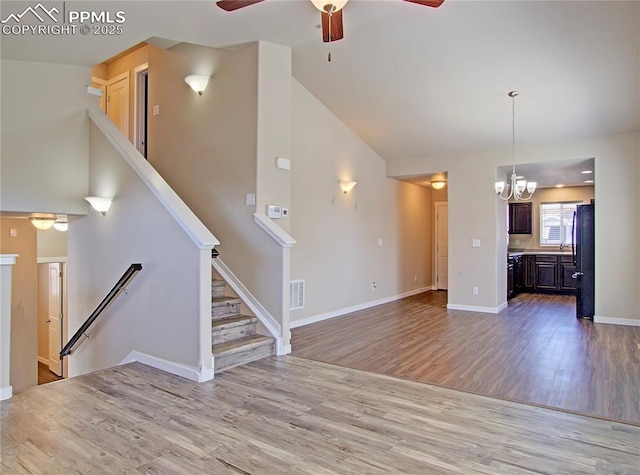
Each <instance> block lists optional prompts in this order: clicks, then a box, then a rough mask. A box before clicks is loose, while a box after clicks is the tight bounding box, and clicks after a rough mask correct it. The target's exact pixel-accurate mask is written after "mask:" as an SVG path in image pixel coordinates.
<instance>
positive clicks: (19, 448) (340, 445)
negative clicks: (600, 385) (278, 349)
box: [0, 356, 640, 475]
mask: <svg viewBox="0 0 640 475" xmlns="http://www.w3.org/2000/svg"><path fill="white" fill-rule="evenodd" d="M0 422H1V427H2V438H1V465H0V468H1V471H2V473H3V474H4V473H6V474H32V473H51V474H71V473H82V474H89V473H92V474H102V473H108V474H113V473H162V474H190V475H191V474H212V473H215V474H267V475H268V474H282V473H292V474H341V475H343V474H352V473H353V474H377V473H394V474H397V473H403V474H421V475H422V474H491V475H499V474H510V475H512V474H556V475H560V474H579V473H580V474H596V473H597V474H614V473H616V474H632V473H636V474H637V473H638V470H639V469H640V428H639V427H636V426H631V425H624V424H619V423H615V422H609V421H604V420H601V419H593V418H587V417H583V416H578V415H574V414H568V413H564V412H558V411H552V410H549V409H544V408H540V407H535V406H530V405H524V404H518V403H513V402H508V401H503V400H498V399H493V398H487V397H483V396H478V395H474V394H470V393H465V392H461V391H455V390H451V389H446V388H441V387H438V386H433V385H427V384H423V383H417V382H414V381H409V380H402V379H397V378H391V377H388V376H384V375H377V374H373V373H366V372H363V371H358V370H353V369H348V368H342V367H339V366H333V365H328V364H324V363H319V362H315V361H311V360H307V359H303V358H296V357H291V356H286V357H278V358H276V357H269V358H267V359H264V360H261V361H256V362H253V363H250V364H248V365H246V366H242V367H238V368H234V369H232V370H229V371H228V372H224V373H221V374H219V375H217V376H216V378H215V380H213V381H210V382H207V383H202V384H196V383H193V382H191V381H188V380H185V379H181V378H178V377H176V376H173V375H170V374H167V373H163V372H161V371H158V370H155V369H153V368H150V367H147V366H144V365H141V364H139V363H133V364H129V365H125V366H121V367H117V368H112V369H108V370H104V371H100V372H98V373H94V374H88V375H84V376H80V377H77V378H72V379H69V380H66V381H63V382H60V383H56V384H51V385H45V386H40V387H36V388H33V389H30V390H27V391H24V392H22V393H19V394H16V395H15V396H14V398H13V399H12V400H9V401H4V402H2V403H1V409H0Z"/></svg>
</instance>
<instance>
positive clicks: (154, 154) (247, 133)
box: [148, 43, 290, 323]
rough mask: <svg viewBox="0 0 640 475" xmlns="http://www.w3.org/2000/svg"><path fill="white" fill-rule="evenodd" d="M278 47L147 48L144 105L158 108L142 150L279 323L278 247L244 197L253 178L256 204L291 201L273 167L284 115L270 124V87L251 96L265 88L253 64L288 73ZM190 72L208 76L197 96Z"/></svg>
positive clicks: (282, 140)
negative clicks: (188, 80)
mask: <svg viewBox="0 0 640 475" xmlns="http://www.w3.org/2000/svg"><path fill="white" fill-rule="evenodd" d="M280 48H283V47H276V45H262V44H258V43H254V44H250V45H248V46H245V47H244V48H241V49H239V50H236V51H233V52H228V51H222V50H218V49H214V48H207V47H203V46H196V45H188V44H180V45H178V46H176V47H174V48H171V49H170V50H168V51H161V50H151V51H150V54H149V104H150V106H151V107H153V106H154V105H159V106H160V111H161V112H160V115H158V116H151V117H150V119H149V153H148V157H149V162H150V163H151V164H152V165H153V166H154V167H155V168H156V169H157V170H158V172H159V173H160V174H161V175H162V176H163V177H164V179H165V180H167V182H168V183H169V184H170V185H171V187H172V188H173V189H174V190H176V192H177V193H178V195H179V196H180V197H181V198H182V199H183V200H184V201H185V202H186V203H187V205H188V206H189V207H190V208H191V209H192V210H193V212H194V213H195V214H196V215H197V216H198V218H200V220H202V222H203V223H204V224H205V225H206V226H207V227H208V228H209V229H210V230H211V231H212V232H213V233H214V234H215V235H216V237H217V238H218V239H219V240H220V243H221V244H220V245H219V246H217V249H218V250H219V251H220V258H221V259H222V260H223V261H224V263H225V264H226V265H227V266H228V267H229V268H230V269H231V271H232V272H233V273H234V274H235V275H236V276H237V277H238V278H239V279H240V280H241V281H242V283H243V284H244V285H245V286H246V287H247V288H248V289H249V291H250V292H251V293H252V294H253V295H254V296H255V297H256V298H257V299H258V301H259V302H260V303H261V304H262V305H263V306H264V307H265V308H266V309H267V310H268V311H269V313H270V314H271V315H272V316H273V317H274V318H276V319H277V320H278V321H279V323H282V320H283V318H286V317H285V316H284V315H283V300H284V298H283V291H282V284H281V282H282V279H283V276H284V275H285V270H284V267H283V257H282V254H283V251H282V248H280V246H279V245H278V244H276V243H275V241H273V240H272V239H271V238H270V237H269V236H268V235H267V234H266V233H265V232H264V231H262V229H260V228H259V227H258V225H256V224H255V222H254V217H253V214H254V212H256V210H257V207H256V206H247V205H245V195H246V194H247V193H256V192H257V191H258V184H260V193H259V195H260V196H263V197H266V198H257V201H258V202H262V201H264V200H267V199H268V200H274V201H276V202H277V203H278V204H282V205H285V206H286V205H288V195H289V192H288V191H287V190H286V186H287V183H288V181H289V178H288V176H287V172H283V171H282V170H276V169H275V164H274V163H275V162H274V160H275V156H276V155H284V156H287V155H288V154H289V149H288V148H287V144H288V140H289V139H288V138H287V137H288V135H289V134H290V131H288V129H289V123H290V121H289V120H286V116H287V114H286V113H280V114H278V115H277V118H278V120H280V119H281V118H283V117H284V119H283V121H284V122H283V123H282V124H280V126H277V124H275V123H272V124H269V123H267V122H268V121H269V120H272V121H274V122H277V121H276V120H275V119H272V118H271V117H270V115H269V114H270V113H271V112H272V111H273V110H274V108H275V107H276V105H277V104H276V103H277V101H276V99H274V97H271V96H270V95H269V94H267V95H266V97H263V100H262V102H261V103H260V106H259V104H258V91H259V89H260V91H263V90H264V89H265V87H266V85H264V84H263V85H262V86H260V85H259V76H260V72H264V74H266V75H267V77H266V78H264V77H263V78H262V80H263V81H264V80H266V79H267V78H274V77H275V78H283V77H285V76H286V74H288V75H289V79H290V65H289V66H288V64H289V63H288V62H287V59H286V57H285V56H286V55H285V51H283V50H282V49H280ZM287 50H288V49H287ZM263 53H264V54H263ZM287 68H288V69H287ZM283 71H284V72H283ZM285 72H286V74H285ZM194 73H197V74H206V75H211V74H213V77H212V78H211V80H210V82H209V85H208V87H207V89H206V91H205V92H204V94H203V95H202V96H199V95H197V94H196V93H194V92H193V91H192V90H191V89H190V88H189V87H188V86H187V85H186V84H185V83H184V77H185V76H186V75H187V74H194ZM275 89H276V90H275V91H272V94H277V95H281V94H282V88H281V87H276V88H275ZM287 97H288V96H287ZM289 101H290V99H289ZM287 102H288V101H284V102H283V106H282V107H283V108H285V109H286V107H287V105H286V104H287ZM259 107H260V109H261V111H262V112H261V115H260V116H259V113H258V109H259ZM259 124H260V130H261V133H260V137H258V125H259ZM282 129H287V130H285V131H283V130H282ZM258 156H259V157H260V158H259V159H258ZM259 176H262V178H261V179H259V178H258V177H259ZM278 187H283V188H285V189H283V190H278ZM260 211H261V212H263V213H264V209H262V210H260Z"/></svg>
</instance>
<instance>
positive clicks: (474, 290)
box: [471, 287, 478, 295]
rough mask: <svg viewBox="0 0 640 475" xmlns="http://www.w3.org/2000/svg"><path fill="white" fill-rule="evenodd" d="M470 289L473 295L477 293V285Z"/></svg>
mask: <svg viewBox="0 0 640 475" xmlns="http://www.w3.org/2000/svg"><path fill="white" fill-rule="evenodd" d="M471 291H472V292H473V295H478V287H474V288H472V289H471Z"/></svg>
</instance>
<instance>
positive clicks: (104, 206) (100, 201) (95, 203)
mask: <svg viewBox="0 0 640 475" xmlns="http://www.w3.org/2000/svg"><path fill="white" fill-rule="evenodd" d="M84 199H85V200H87V201H88V202H89V204H90V205H91V207H92V208H93V209H95V210H96V211H97V212H98V213H101V214H102V216H106V214H107V211H109V208H111V202H112V201H113V198H104V197H102V196H85V197H84Z"/></svg>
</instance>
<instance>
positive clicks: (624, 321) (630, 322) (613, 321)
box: [593, 315, 640, 327]
mask: <svg viewBox="0 0 640 475" xmlns="http://www.w3.org/2000/svg"><path fill="white" fill-rule="evenodd" d="M593 321H594V322H595V323H605V324H607V325H627V326H629V327H640V320H637V319H633V318H612V317H599V316H598V315H595V316H594V317H593Z"/></svg>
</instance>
